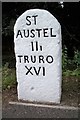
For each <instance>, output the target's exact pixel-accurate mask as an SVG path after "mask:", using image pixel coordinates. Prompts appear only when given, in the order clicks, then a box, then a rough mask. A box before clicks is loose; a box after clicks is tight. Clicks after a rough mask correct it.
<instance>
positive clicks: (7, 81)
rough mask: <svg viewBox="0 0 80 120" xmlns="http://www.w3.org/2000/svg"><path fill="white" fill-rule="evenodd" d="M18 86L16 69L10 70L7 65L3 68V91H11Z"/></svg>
mask: <svg viewBox="0 0 80 120" xmlns="http://www.w3.org/2000/svg"><path fill="white" fill-rule="evenodd" d="M15 84H16V73H15V69H14V68H11V69H10V68H8V64H5V66H3V68H2V89H6V88H8V89H10V88H11V87H12V86H13V85H15Z"/></svg>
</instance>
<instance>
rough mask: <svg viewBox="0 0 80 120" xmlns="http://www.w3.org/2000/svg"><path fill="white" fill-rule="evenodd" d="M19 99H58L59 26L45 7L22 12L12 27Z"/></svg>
mask: <svg viewBox="0 0 80 120" xmlns="http://www.w3.org/2000/svg"><path fill="white" fill-rule="evenodd" d="M14 43H15V56H16V74H17V82H18V99H22V100H29V101H37V102H53V103H60V98H61V27H60V24H59V22H58V21H57V19H56V18H55V17H54V16H53V15H52V14H51V13H49V12H48V11H46V10H41V9H31V10H28V11H26V12H24V13H23V14H22V15H21V16H20V17H19V18H18V19H17V21H16V24H15V27H14Z"/></svg>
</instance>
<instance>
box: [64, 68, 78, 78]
mask: <svg viewBox="0 0 80 120" xmlns="http://www.w3.org/2000/svg"><path fill="white" fill-rule="evenodd" d="M63 76H66V77H67V76H76V77H80V68H77V69H75V70H66V71H63Z"/></svg>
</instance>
